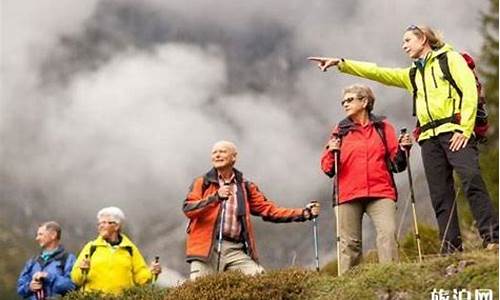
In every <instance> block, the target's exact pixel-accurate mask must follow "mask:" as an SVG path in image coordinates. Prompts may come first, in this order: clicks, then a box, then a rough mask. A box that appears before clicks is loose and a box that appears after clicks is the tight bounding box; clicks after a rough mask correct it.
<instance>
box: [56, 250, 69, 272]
mask: <svg viewBox="0 0 500 300" xmlns="http://www.w3.org/2000/svg"><path fill="white" fill-rule="evenodd" d="M54 259H55V260H58V261H59V267H60V268H61V271H62V272H63V273H64V267H65V266H66V260H68V252H66V251H63V252H61V253H59V254H58V255H56V256H55V257H54Z"/></svg>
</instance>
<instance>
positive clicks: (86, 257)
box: [80, 254, 89, 275]
mask: <svg viewBox="0 0 500 300" xmlns="http://www.w3.org/2000/svg"><path fill="white" fill-rule="evenodd" d="M88 259H89V255H88V254H85V260H88ZM80 270H82V274H83V275H87V273H88V272H89V269H80Z"/></svg>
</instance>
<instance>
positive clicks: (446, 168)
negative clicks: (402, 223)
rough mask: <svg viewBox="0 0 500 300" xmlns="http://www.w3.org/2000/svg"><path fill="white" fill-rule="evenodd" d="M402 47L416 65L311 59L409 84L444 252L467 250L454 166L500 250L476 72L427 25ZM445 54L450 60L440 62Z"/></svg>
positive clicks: (491, 243) (411, 30) (490, 243)
mask: <svg viewBox="0 0 500 300" xmlns="http://www.w3.org/2000/svg"><path fill="white" fill-rule="evenodd" d="M402 48H403V50H404V51H405V52H406V54H407V55H408V56H409V57H410V58H411V59H412V60H414V61H413V64H412V65H411V66H410V67H407V68H384V67H379V66H377V65H376V64H373V63H368V62H360V61H354V60H347V59H341V58H335V57H309V60H311V61H314V62H317V63H318V66H319V68H320V69H321V70H322V71H326V70H328V68H330V67H332V66H337V67H338V69H339V70H340V71H341V72H343V73H347V74H351V75H355V76H359V77H363V78H366V79H371V80H374V81H378V82H380V83H383V84H385V85H391V86H396V87H400V88H404V89H406V90H408V91H409V92H410V93H411V94H413V97H414V113H416V116H417V119H418V123H419V126H420V129H421V130H420V135H419V138H418V142H419V144H420V145H421V148H422V149H421V150H422V151H421V153H422V161H423V163H424V169H425V174H426V176H427V183H428V186H429V191H430V196H431V201H432V205H433V208H434V211H435V214H436V218H437V221H438V225H439V231H440V236H441V240H442V247H441V252H442V253H451V252H454V251H461V250H462V241H461V237H460V229H459V224H458V215H457V209H456V203H455V188H454V180H453V170H455V171H456V172H457V174H458V175H459V177H460V179H461V180H462V186H463V188H464V192H465V195H466V196H467V199H468V201H469V203H470V207H471V210H472V213H473V216H474V218H475V220H476V222H477V225H478V229H479V233H480V235H481V237H482V239H483V246H484V247H486V248H496V249H498V214H497V213H496V212H495V209H494V208H493V205H492V203H491V200H490V196H489V194H488V191H487V190H486V186H485V184H484V181H483V179H482V176H481V173H480V170H479V164H478V149H477V141H476V139H475V136H474V134H473V130H474V122H475V118H476V113H477V101H478V95H477V88H476V80H475V77H474V74H473V72H472V70H471V69H470V68H469V67H468V66H467V63H466V61H465V59H464V58H463V57H462V55H461V54H460V53H458V52H456V51H454V50H453V48H452V47H451V46H450V45H448V44H445V43H444V42H443V41H442V39H441V37H440V36H439V35H438V34H437V33H436V32H435V31H434V30H432V29H431V28H429V27H427V26H415V25H412V26H410V27H408V28H407V29H406V30H405V32H404V35H403V45H402ZM443 59H446V60H447V63H445V64H443V63H441V64H440V61H443ZM444 65H447V66H448V68H449V73H451V75H452V78H453V80H454V81H455V82H456V86H457V88H458V89H457V88H455V87H454V86H453V85H452V84H451V81H450V80H448V79H445V77H444V74H445V73H443V70H442V66H444ZM412 70H413V71H412ZM412 72H414V75H411V73H412ZM411 78H414V81H413V82H412V79H411ZM414 85H415V87H414ZM414 92H415V94H414Z"/></svg>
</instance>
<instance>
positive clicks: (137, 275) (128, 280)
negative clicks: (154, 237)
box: [71, 207, 161, 294]
mask: <svg viewBox="0 0 500 300" xmlns="http://www.w3.org/2000/svg"><path fill="white" fill-rule="evenodd" d="M97 219H98V225H97V226H98V232H99V236H98V237H97V239H95V240H93V241H90V242H88V243H87V244H86V245H85V246H84V247H83V249H82V251H81V252H80V254H79V256H78V258H77V260H76V262H75V264H74V266H73V270H72V271H71V279H72V280H73V282H74V283H75V284H76V285H77V286H79V287H80V289H81V290H83V291H101V292H104V293H109V294H119V293H121V292H122V291H123V290H124V289H127V288H130V287H133V286H136V285H143V284H146V283H149V282H151V280H152V278H153V277H155V276H157V275H158V274H159V273H161V267H160V264H159V263H158V262H156V261H154V262H152V263H151V265H150V266H149V267H148V266H147V265H146V262H145V261H144V258H143V257H142V255H141V253H140V252H139V249H138V248H137V247H136V246H135V245H134V244H133V243H132V242H131V241H130V240H129V239H128V238H127V236H125V235H124V234H122V233H121V228H122V226H123V221H124V220H125V216H124V214H123V212H122V211H121V209H119V208H117V207H107V208H103V209H102V210H100V211H99V212H98V213H97Z"/></svg>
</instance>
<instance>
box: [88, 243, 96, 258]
mask: <svg viewBox="0 0 500 300" xmlns="http://www.w3.org/2000/svg"><path fill="white" fill-rule="evenodd" d="M96 249H97V246H96V245H90V251H89V259H90V258H91V257H92V255H94V252H95V250H96Z"/></svg>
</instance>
